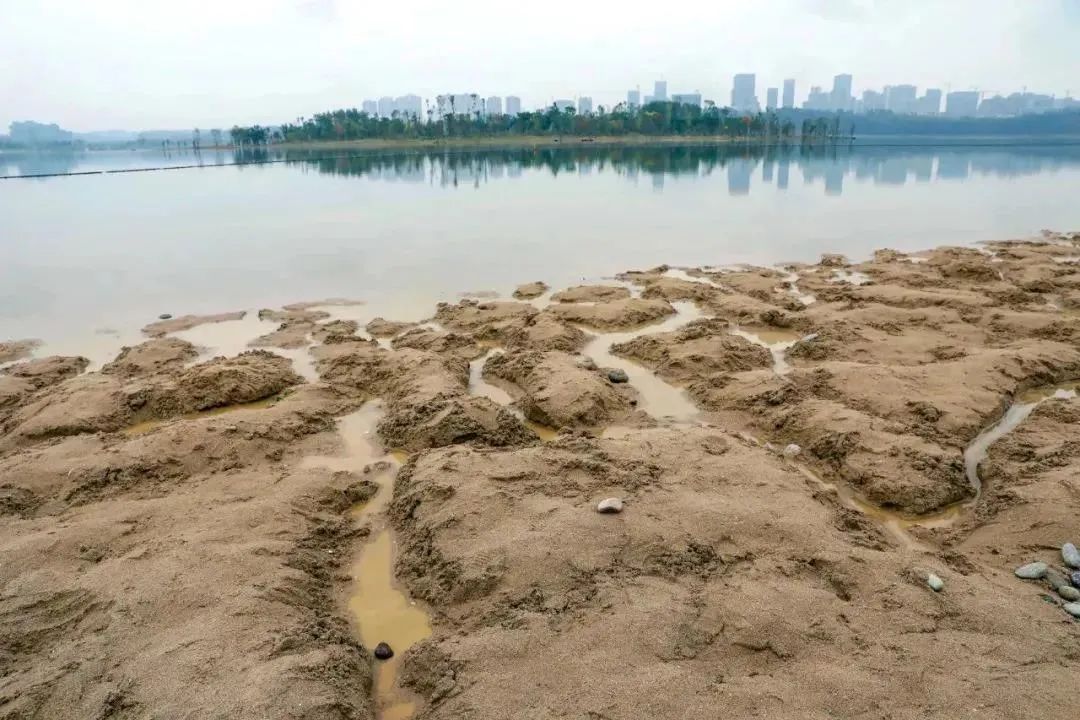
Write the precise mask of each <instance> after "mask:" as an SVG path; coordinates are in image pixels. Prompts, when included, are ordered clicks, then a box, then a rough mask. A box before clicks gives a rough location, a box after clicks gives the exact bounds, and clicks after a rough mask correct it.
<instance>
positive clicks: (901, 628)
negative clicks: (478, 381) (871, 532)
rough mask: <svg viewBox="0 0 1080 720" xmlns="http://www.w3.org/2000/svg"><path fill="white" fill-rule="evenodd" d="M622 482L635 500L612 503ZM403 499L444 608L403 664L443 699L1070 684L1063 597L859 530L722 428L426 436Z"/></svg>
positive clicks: (852, 709)
mask: <svg viewBox="0 0 1080 720" xmlns="http://www.w3.org/2000/svg"><path fill="white" fill-rule="evenodd" d="M451 454H452V462H450V458H451ZM611 495H614V496H618V497H621V498H623V499H624V501H625V502H626V510H624V511H623V512H622V513H621V514H620V515H615V516H608V515H600V514H597V513H596V512H595V509H594V508H595V505H596V502H597V501H598V500H599V499H600V498H604V497H607V496H611ZM392 513H393V518H394V521H395V525H396V527H397V529H398V531H399V533H400V538H401V543H402V554H401V558H400V561H399V570H400V574H401V577H402V578H403V580H404V582H406V583H407V585H408V587H409V589H410V591H411V592H412V594H413V595H414V596H416V597H419V598H423V599H424V600H426V601H427V602H429V603H431V604H432V606H433V608H434V609H435V611H436V612H437V613H439V615H440V616H443V617H445V621H444V622H443V623H441V624H440V625H441V628H442V629H441V630H439V631H438V632H437V633H436V635H435V637H433V638H432V639H431V640H430V641H428V642H427V643H425V644H424V645H422V646H420V647H418V648H416V649H415V650H413V651H412V652H411V653H410V656H409V658H408V664H407V674H406V679H407V680H408V681H409V682H410V683H411V686H412V687H413V688H414V689H415V690H416V691H418V692H420V693H421V694H423V695H424V696H425V698H426V699H427V700H428V702H429V703H430V704H431V707H430V709H429V711H428V716H430V717H434V718H443V717H446V718H449V717H460V716H461V715H462V714H463V713H465V712H468V714H469V715H470V716H472V717H476V718H496V717H505V709H506V707H508V706H511V707H529V706H531V705H533V704H535V703H538V702H541V703H543V705H544V707H545V708H546V712H548V713H550V714H552V715H567V716H573V715H580V714H583V713H584V714H586V715H588V714H589V713H593V714H595V715H596V716H597V717H601V716H603V717H631V716H637V715H639V714H641V713H643V712H644V713H646V714H647V715H649V716H650V717H674V716H681V715H686V716H693V717H708V716H711V715H712V714H714V713H715V707H716V704H717V703H723V706H724V708H725V713H726V714H728V715H731V716H733V717H750V716H752V715H760V714H761V712H762V709H763V708H773V709H775V713H776V714H777V716H778V717H781V716H782V717H810V716H816V715H819V714H820V715H823V716H824V714H832V715H835V716H840V717H857V716H860V715H865V714H872V713H874V712H877V710H875V708H883V707H901V706H903V707H913V708H919V710H918V712H919V713H920V714H921V715H924V716H933V717H951V716H952V711H951V710H942V709H941V708H956V707H974V706H976V705H980V704H983V705H985V704H986V703H992V704H995V705H996V704H998V703H999V702H1004V703H1008V702H1009V701H1008V698H1010V697H1012V696H1013V693H1020V694H1021V695H1023V694H1024V692H1025V691H1024V688H1028V687H1030V685H1031V683H1032V682H1037V683H1038V684H1039V686H1040V687H1046V688H1047V691H1048V692H1047V693H1046V694H1044V695H1042V696H1040V697H1039V699H1038V700H1037V701H1035V702H1036V703H1037V704H1038V705H1039V707H1040V708H1041V709H1042V711H1047V712H1051V713H1052V712H1053V710H1052V709H1053V708H1061V707H1067V706H1068V703H1069V702H1070V697H1071V696H1070V694H1069V693H1070V689H1069V684H1068V682H1067V678H1068V677H1069V673H1070V670H1069V666H1070V662H1069V661H1068V660H1067V657H1069V653H1070V652H1071V651H1070V650H1069V649H1068V648H1067V647H1066V645H1065V644H1063V643H1062V642H1061V635H1060V633H1061V625H1060V616H1061V613H1060V611H1059V610H1058V609H1057V608H1053V607H1051V606H1049V605H1047V604H1046V603H1041V602H1032V601H1031V599H1030V597H1029V594H1028V592H1027V591H1026V590H1025V589H1024V588H1023V587H1022V586H1020V585H1018V584H1014V583H1010V582H1008V581H1007V580H1006V579H1005V578H1004V577H1002V576H1001V574H997V575H995V574H987V575H980V574H975V575H965V574H962V573H961V572H958V571H956V570H954V569H953V568H952V567H950V565H949V564H947V563H946V562H943V561H942V560H940V559H938V558H933V557H928V558H923V559H919V560H915V559H913V558H911V557H908V556H905V555H904V554H903V553H882V552H880V551H876V550H870V549H867V548H865V547H863V546H862V545H861V544H860V543H859V542H857V540H858V534H859V533H858V530H857V528H849V527H848V526H847V525H845V523H844V522H843V518H844V516H843V514H842V513H839V512H837V511H835V510H834V509H833V508H830V507H829V506H828V505H822V504H820V503H818V502H816V501H815V499H814V490H813V489H812V488H811V487H810V486H808V485H807V484H806V483H805V482H804V481H803V479H802V477H801V476H800V475H799V474H797V473H794V472H792V471H790V470H789V469H787V468H785V467H784V466H783V465H781V464H780V463H779V462H778V461H777V460H775V459H773V458H772V457H770V456H768V455H767V454H765V453H764V452H762V451H761V450H759V449H757V448H755V447H749V446H746V445H744V444H743V443H741V442H739V441H738V440H735V439H733V438H730V437H726V436H724V435H723V434H721V433H718V432H717V431H711V430H707V429H693V430H663V429H657V430H645V431H641V433H640V434H639V435H638V436H637V437H636V438H634V439H628V440H593V441H586V440H580V439H578V440H572V441H563V442H558V443H555V444H553V445H544V446H539V447H533V448H527V449H517V450H511V451H503V452H495V453H483V454H481V453H479V452H476V451H465V452H461V451H439V452H434V453H429V454H426V455H423V456H421V457H419V458H417V460H416V462H415V463H413V464H411V465H410V466H408V467H406V468H405V470H404V471H403V473H402V475H401V477H400V478H399V480H398V486H397V492H396V493H395V498H394V503H393V506H392ZM952 562H953V563H954V564H955V563H956V562H958V560H955V559H954V560H953V561H952ZM927 571H932V572H934V573H935V574H937V575H939V576H940V577H942V578H944V579H945V583H946V588H947V590H946V592H945V593H943V594H935V593H933V592H932V591H931V590H929V588H927V587H926V585H925V582H924V578H925V573H926V572H927ZM1003 581H1004V582H1003ZM1071 634H1072V633H1071V632H1070V635H1071ZM973 650H974V653H972V651H973ZM898 653H899V654H900V655H902V656H904V657H917V658H918V667H910V666H908V665H898V664H897V662H896V658H897V654H898ZM988 653H989V655H988ZM1029 653H1036V654H1037V655H1039V656H1040V657H1042V658H1044V661H1041V662H1039V663H1037V664H1036V665H1033V666H1030V667H1029V673H1030V674H1031V675H1033V676H1034V679H1033V677H1032V676H1031V675H1029V674H1028V673H1025V674H1024V675H1023V676H1017V675H1009V674H1006V675H1002V674H1001V673H1000V672H999V667H1000V666H999V662H1000V660H1001V659H1002V658H1015V659H1020V658H1023V657H1027V656H1028V654H1029ZM853 656H857V657H859V658H860V662H858V663H856V664H854V665H853V664H852V663H851V658H852V657H853ZM961 656H962V657H964V658H966V659H965V661H964V662H963V663H957V661H956V658H957V657H961ZM883 667H885V668H890V670H889V672H885V673H883V672H881V670H880V668H883ZM781 677H782V678H783V681H782V682H780V681H778V678H781ZM538 678H540V679H539V680H538ZM916 678H919V680H918V681H915V679H916ZM926 683H930V684H931V686H932V693H933V697H934V703H933V704H932V705H931V704H929V703H928V702H927V700H926V695H925V693H926ZM853 686H857V687H859V688H860V691H859V692H857V693H855V692H850V691H849V689H850V688H851V687H853ZM1026 710H1030V708H1027V709H1026Z"/></svg>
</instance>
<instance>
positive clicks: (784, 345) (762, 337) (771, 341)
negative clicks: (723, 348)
mask: <svg viewBox="0 0 1080 720" xmlns="http://www.w3.org/2000/svg"><path fill="white" fill-rule="evenodd" d="M730 332H731V334H732V335H738V336H739V337H741V338H745V339H747V340H749V341H750V342H752V343H754V344H755V345H760V346H761V347H763V348H765V349H766V350H768V351H769V354H770V355H772V360H773V372H775V373H776V374H777V375H787V374H788V373H789V372H791V365H790V364H788V361H787V351H788V350H790V349H791V348H792V346H794V345H795V343H797V342H799V341H800V340H804V339H806V338H808V337H813V336H812V335H803V334H802V333H800V332H798V331H796V330H784V329H780V328H769V327H754V326H744V327H732V328H731V330H730Z"/></svg>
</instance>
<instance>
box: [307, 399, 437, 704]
mask: <svg viewBox="0 0 1080 720" xmlns="http://www.w3.org/2000/svg"><path fill="white" fill-rule="evenodd" d="M381 414H382V406H381V403H379V402H378V401H373V402H369V403H367V404H365V405H364V406H363V407H362V408H360V409H359V410H358V411H356V412H354V413H352V414H351V415H346V416H344V417H342V418H340V419H339V420H338V431H339V433H340V434H341V437H342V440H343V441H344V445H345V453H344V454H343V455H341V456H332V457H309V458H306V459H305V460H304V462H303V464H302V465H301V467H325V468H329V469H331V470H349V471H352V472H356V473H360V472H362V471H363V468H364V466H365V465H372V467H373V468H374V469H373V471H372V472H370V473H369V474H368V477H370V478H371V479H372V480H374V481H375V482H376V483H378V485H379V491H378V492H377V493H376V494H375V496H374V497H372V498H371V500H369V501H368V502H366V503H361V504H360V505H358V506H357V507H355V508H353V511H352V512H353V516H354V517H356V518H357V519H364V520H367V522H368V523H369V526H370V528H371V534H370V535H369V536H368V540H367V542H366V543H365V544H364V546H363V548H361V550H360V555H359V558H358V560H357V562H356V564H355V565H354V566H353V568H352V576H353V579H354V581H355V585H354V591H353V594H352V596H351V597H350V598H349V610H350V612H351V613H352V616H353V619H354V620H355V622H356V626H357V628H358V631H359V635H360V641H361V642H362V643H363V645H364V647H366V648H367V649H368V651H369V652H370V651H372V650H373V649H374V648H375V646H376V645H378V644H379V643H380V642H385V643H387V644H389V645H390V647H391V648H392V649H393V651H394V656H393V657H392V658H390V659H389V660H384V661H378V660H376V661H375V668H374V682H373V687H372V698H373V702H374V705H375V712H376V717H377V718H379V720H405V718H409V717H412V715H413V713H414V712H415V711H416V702H415V701H414V700H413V699H412V698H411V697H409V695H408V693H406V691H405V690H403V689H402V688H400V687H399V686H398V684H397V678H398V671H399V669H400V664H401V658H402V656H403V655H404V653H405V651H406V650H408V649H409V648H410V647H412V646H413V645H415V644H416V643H418V642H420V641H421V640H423V639H425V638H427V637H428V636H430V635H431V622H430V620H429V618H428V615H427V613H426V612H425V611H424V610H423V609H422V608H421V607H420V606H418V605H417V604H416V603H414V602H412V601H411V600H409V598H408V596H407V595H406V594H405V593H404V592H403V591H402V590H401V589H399V588H398V587H397V584H396V583H395V581H394V548H395V542H394V536H393V534H392V532H391V531H390V528H389V527H388V526H387V523H386V518H385V515H384V511H385V509H386V506H387V504H388V503H389V502H390V496H391V494H392V488H393V481H394V477H395V476H396V474H397V468H398V466H399V462H398V460H397V456H395V455H393V454H386V453H385V452H384V451H383V450H382V449H381V447H380V446H379V444H378V440H377V438H376V434H375V426H376V424H377V422H378V420H379V417H380V416H381ZM380 462H385V463H387V466H386V467H385V468H379V467H378V463H380Z"/></svg>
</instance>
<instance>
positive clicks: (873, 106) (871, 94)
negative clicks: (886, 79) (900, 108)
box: [862, 90, 885, 112]
mask: <svg viewBox="0 0 1080 720" xmlns="http://www.w3.org/2000/svg"><path fill="white" fill-rule="evenodd" d="M884 109H885V93H880V92H877V91H876V90H863V94H862V111H863V112H873V111H874V110H884Z"/></svg>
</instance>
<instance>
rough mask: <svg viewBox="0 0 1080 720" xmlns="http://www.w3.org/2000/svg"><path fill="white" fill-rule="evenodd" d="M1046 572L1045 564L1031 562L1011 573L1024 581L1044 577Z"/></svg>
mask: <svg viewBox="0 0 1080 720" xmlns="http://www.w3.org/2000/svg"><path fill="white" fill-rule="evenodd" d="M1046 570H1047V567H1046V563H1044V562H1033V563H1028V564H1027V565H1021V566H1020V567H1018V568H1016V570H1014V571H1013V574H1015V575H1016V577H1018V578H1023V579H1024V580H1038V579H1039V578H1043V577H1046Z"/></svg>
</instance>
